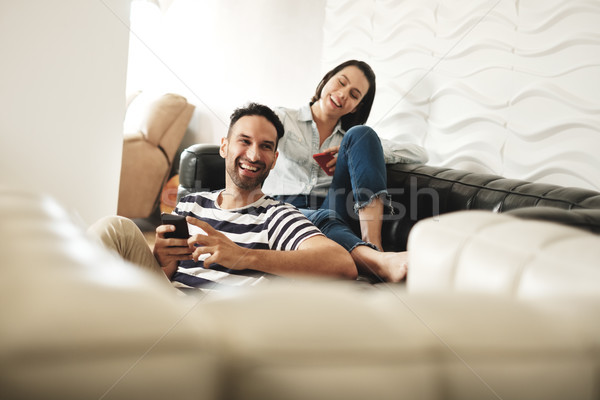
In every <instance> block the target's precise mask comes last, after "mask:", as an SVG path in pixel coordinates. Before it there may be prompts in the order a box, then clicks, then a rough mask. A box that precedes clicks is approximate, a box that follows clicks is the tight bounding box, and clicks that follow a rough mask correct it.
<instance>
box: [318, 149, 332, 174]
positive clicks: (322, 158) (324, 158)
mask: <svg viewBox="0 0 600 400" xmlns="http://www.w3.org/2000/svg"><path fill="white" fill-rule="evenodd" d="M313 158H314V159H315V161H316V162H317V163H318V164H319V165H320V166H321V168H323V171H325V173H326V174H327V175H329V176H331V175H333V171H332V170H331V169H329V168H328V167H327V163H328V162H329V161H331V160H332V159H333V158H334V156H333V153H329V152H326V153H317V154H313Z"/></svg>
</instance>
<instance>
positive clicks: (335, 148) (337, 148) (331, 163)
mask: <svg viewBox="0 0 600 400" xmlns="http://www.w3.org/2000/svg"><path fill="white" fill-rule="evenodd" d="M339 151H340V146H333V147H329V148H327V149H325V150H323V153H331V154H332V155H333V156H334V157H333V158H332V159H331V161H329V162H328V163H327V164H326V166H327V168H329V171H331V173H332V174H333V172H334V171H335V164H336V163H337V153H338V152H339Z"/></svg>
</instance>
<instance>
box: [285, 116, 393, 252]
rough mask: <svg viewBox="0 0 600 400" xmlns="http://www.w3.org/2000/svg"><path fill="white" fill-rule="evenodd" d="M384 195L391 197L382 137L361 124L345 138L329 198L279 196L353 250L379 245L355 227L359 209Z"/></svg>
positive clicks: (348, 132) (357, 222)
mask: <svg viewBox="0 0 600 400" xmlns="http://www.w3.org/2000/svg"><path fill="white" fill-rule="evenodd" d="M381 196H385V198H386V199H388V193H387V174H386V169H385V161H384V159H383V149H382V148H381V141H380V140H379V136H377V133H376V132H375V131H374V130H373V129H371V128H369V127H368V126H364V125H357V126H354V127H352V128H350V129H349V130H348V131H347V132H346V134H345V135H344V138H343V139H342V143H341V145H340V150H339V153H338V157H337V162H336V164H335V173H334V175H333V180H332V181H331V186H330V187H329V192H328V194H327V197H325V199H318V198H314V197H312V196H304V195H296V196H294V195H292V196H276V197H277V199H279V200H282V201H286V202H288V203H291V204H293V205H294V206H296V207H298V208H299V209H300V211H302V213H304V215H306V217H307V218H308V219H310V220H311V222H312V223H313V224H315V225H316V226H317V228H319V229H320V230H321V232H323V233H324V234H325V236H327V237H328V238H330V239H332V240H333V241H335V242H337V243H339V244H340V245H342V246H343V247H344V248H345V249H346V250H348V251H352V250H353V249H354V248H355V247H356V246H359V245H366V246H370V247H372V248H375V249H376V247H375V246H373V245H371V244H370V243H366V242H364V241H362V240H361V239H360V238H359V237H358V236H357V235H356V233H355V232H354V231H353V230H352V228H354V229H357V228H358V227H359V221H358V214H357V213H358V211H359V210H360V209H361V208H363V207H365V206H366V205H368V204H369V203H371V202H372V201H373V200H374V199H375V198H377V197H381Z"/></svg>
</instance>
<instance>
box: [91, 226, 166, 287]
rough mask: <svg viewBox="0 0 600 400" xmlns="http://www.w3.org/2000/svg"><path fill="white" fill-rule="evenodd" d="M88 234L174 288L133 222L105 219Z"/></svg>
mask: <svg viewBox="0 0 600 400" xmlns="http://www.w3.org/2000/svg"><path fill="white" fill-rule="evenodd" d="M88 233H89V234H90V235H91V236H94V237H97V238H98V239H100V241H101V242H102V243H103V244H104V246H105V247H106V248H108V249H110V250H113V251H115V252H117V253H118V254H119V255H120V256H121V257H122V258H124V259H125V260H127V261H129V262H130V263H132V264H136V265H138V266H140V267H141V268H143V269H145V270H147V271H149V272H151V273H152V274H154V275H156V276H158V277H159V278H160V279H161V280H163V281H165V282H166V283H168V285H169V286H170V287H171V288H172V286H171V282H170V281H169V280H168V279H167V277H166V275H165V274H164V273H163V271H162V269H161V268H160V265H159V264H158V261H156V258H155V257H154V254H152V250H150V246H148V243H147V242H146V238H144V235H143V234H142V231H140V229H139V228H138V227H137V225H136V224H135V223H134V222H133V221H132V220H130V219H128V218H124V217H119V216H110V217H104V218H102V219H100V220H98V221H97V222H96V223H94V224H93V225H92V226H90V227H89V229H88Z"/></svg>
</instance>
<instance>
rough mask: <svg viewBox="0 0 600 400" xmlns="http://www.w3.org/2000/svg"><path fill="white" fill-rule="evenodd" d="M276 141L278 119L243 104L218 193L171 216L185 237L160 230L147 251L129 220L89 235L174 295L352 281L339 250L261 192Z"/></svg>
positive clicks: (224, 146)
mask: <svg viewBox="0 0 600 400" xmlns="http://www.w3.org/2000/svg"><path fill="white" fill-rule="evenodd" d="M282 136H283V126H282V124H281V121H280V120H279V118H278V117H277V115H276V114H275V113H274V112H273V111H272V110H271V109H270V108H268V107H266V106H263V105H260V104H256V103H251V104H249V105H248V106H246V107H243V108H239V109H237V110H235V111H234V113H233V114H232V115H231V121H230V125H229V130H228V133H227V137H226V138H223V139H222V140H221V148H220V154H221V156H222V157H223V158H224V159H225V165H226V179H225V189H223V190H218V191H213V192H200V193H194V194H191V195H188V196H185V197H183V198H182V199H181V200H180V201H179V203H178V205H177V207H176V208H175V210H174V213H176V214H179V215H184V216H186V220H187V222H188V225H189V228H190V233H191V236H190V238H189V239H177V238H166V237H165V234H168V233H170V232H172V231H174V229H175V227H174V226H173V225H161V226H159V227H158V228H157V229H156V242H155V245H154V251H153V253H152V252H150V249H149V247H148V246H147V244H145V241H143V236H142V235H141V232H137V231H138V230H137V227H135V224H133V223H132V222H131V221H129V220H126V219H123V218H118V219H115V218H110V219H108V220H103V221H101V222H100V223H99V224H97V226H95V227H93V229H92V230H93V231H95V234H97V235H99V236H100V237H101V239H102V240H103V242H104V243H105V244H106V245H108V247H111V248H113V249H116V250H117V251H118V252H119V253H120V254H121V255H123V256H124V257H125V258H126V259H128V260H129V261H132V262H134V263H137V264H139V265H142V266H143V267H145V268H147V269H150V270H152V271H155V272H156V271H160V270H161V269H162V272H164V276H166V277H167V278H169V279H170V280H171V281H172V283H173V286H175V287H176V288H179V289H182V290H186V289H201V290H204V291H211V290H225V289H228V288H231V287H235V286H246V285H255V284H258V283H261V282H263V281H265V280H268V279H269V278H271V277H273V276H288V277H291V276H300V275H304V276H329V277H336V278H349V279H355V278H356V276H357V270H356V267H355V264H354V261H353V260H352V258H351V257H350V255H349V254H348V252H347V251H345V250H344V248H343V247H341V246H340V245H338V244H337V243H335V242H334V241H332V240H330V239H328V238H327V237H325V236H324V235H323V234H322V233H321V232H320V231H319V230H318V229H317V228H316V227H315V226H314V225H313V224H312V223H311V222H310V221H309V220H308V219H307V218H306V217H304V215H303V214H302V213H300V212H299V211H298V210H297V209H296V208H295V207H293V206H291V205H290V204H287V203H283V202H281V201H278V200H275V199H273V198H272V197H269V196H266V195H265V194H264V193H263V192H262V189H261V187H262V184H263V182H264V180H265V179H266V178H267V176H268V175H269V172H270V171H271V169H272V168H273V167H274V166H275V162H276V161H277V156H278V152H277V144H278V142H279V139H280V138H281V137H282ZM132 225H133V226H132ZM132 230H134V232H133V233H132V232H131V231H132ZM132 238H137V239H132ZM140 238H141V239H142V240H141V241H140ZM141 247H145V249H143V248H141ZM161 275H162V274H161Z"/></svg>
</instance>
